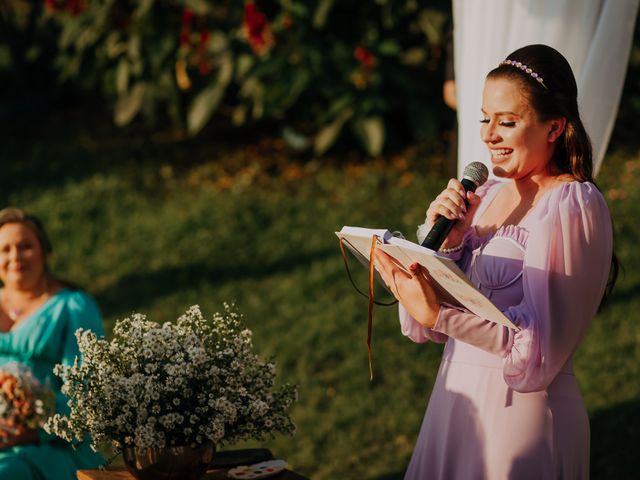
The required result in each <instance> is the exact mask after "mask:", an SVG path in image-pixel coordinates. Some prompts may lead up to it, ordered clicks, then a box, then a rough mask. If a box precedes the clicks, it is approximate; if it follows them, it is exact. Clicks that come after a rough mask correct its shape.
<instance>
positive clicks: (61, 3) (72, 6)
mask: <svg viewBox="0 0 640 480" xmlns="http://www.w3.org/2000/svg"><path fill="white" fill-rule="evenodd" d="M44 4H45V5H46V7H47V9H48V10H50V11H52V12H67V13H70V14H71V15H74V16H75V15H78V14H80V13H82V12H83V11H84V10H85V9H86V8H87V6H86V3H85V1H84V0H45V2H44Z"/></svg>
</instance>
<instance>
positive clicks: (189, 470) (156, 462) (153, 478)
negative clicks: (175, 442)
mask: <svg viewBox="0 0 640 480" xmlns="http://www.w3.org/2000/svg"><path fill="white" fill-rule="evenodd" d="M215 451H216V446H215V445H214V444H213V443H211V442H209V443H203V444H202V445H197V446H196V447H195V448H192V447H190V446H179V447H165V448H138V447H125V448H123V450H122V457H123V458H124V464H125V465H126V467H127V470H129V472H131V474H132V475H133V476H134V477H136V478H138V479H139V480H199V479H200V478H202V477H203V476H204V474H205V473H206V472H207V467H208V466H209V464H210V463H211V460H213V454H214V453H215Z"/></svg>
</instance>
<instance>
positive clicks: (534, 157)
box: [480, 78, 564, 180]
mask: <svg viewBox="0 0 640 480" xmlns="http://www.w3.org/2000/svg"><path fill="white" fill-rule="evenodd" d="M480 122H481V123H482V127H481V128H480V137H481V138H482V141H483V142H484V143H485V144H486V145H487V147H488V148H489V153H490V154H491V164H492V166H493V173H494V175H496V176H497V177H503V178H511V179H514V180H524V179H527V178H531V177H532V176H534V175H543V176H544V175H549V174H550V170H551V169H550V168H549V167H550V165H549V160H550V159H551V156H552V154H553V148H554V144H555V140H556V139H557V138H558V137H559V136H560V134H561V133H562V130H563V129H564V119H554V120H547V121H541V120H540V119H539V118H538V115H537V114H536V112H535V111H534V109H533V108H532V107H531V105H530V104H529V101H528V100H527V98H526V97H525V96H524V95H523V93H522V89H521V86H520V85H519V83H518V82H517V81H514V80H511V79H506V78H489V79H487V81H486V82H485V85H484V92H483V94H482V120H480Z"/></svg>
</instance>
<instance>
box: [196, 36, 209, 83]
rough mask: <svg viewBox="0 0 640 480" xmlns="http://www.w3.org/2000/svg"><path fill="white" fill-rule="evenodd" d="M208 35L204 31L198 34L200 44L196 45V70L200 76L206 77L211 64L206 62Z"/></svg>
mask: <svg viewBox="0 0 640 480" xmlns="http://www.w3.org/2000/svg"><path fill="white" fill-rule="evenodd" d="M210 35H211V34H210V33H209V32H208V31H206V30H202V31H201V32H200V43H199V44H198V57H199V59H200V60H199V62H198V68H199V70H200V75H208V74H209V72H210V71H211V64H210V63H209V61H208V60H207V43H208V42H209V37H210Z"/></svg>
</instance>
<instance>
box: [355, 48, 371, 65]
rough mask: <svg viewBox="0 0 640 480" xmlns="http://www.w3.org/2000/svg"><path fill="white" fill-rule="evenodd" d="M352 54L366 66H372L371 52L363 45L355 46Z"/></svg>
mask: <svg viewBox="0 0 640 480" xmlns="http://www.w3.org/2000/svg"><path fill="white" fill-rule="evenodd" d="M353 56H354V57H356V60H358V61H359V62H360V63H362V65H364V66H365V67H367V68H369V67H372V66H373V64H374V62H375V57H374V56H373V54H372V53H371V52H370V51H369V50H367V49H366V48H364V47H356V49H355V51H354V52H353Z"/></svg>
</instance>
